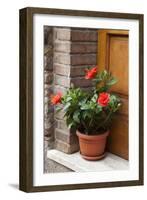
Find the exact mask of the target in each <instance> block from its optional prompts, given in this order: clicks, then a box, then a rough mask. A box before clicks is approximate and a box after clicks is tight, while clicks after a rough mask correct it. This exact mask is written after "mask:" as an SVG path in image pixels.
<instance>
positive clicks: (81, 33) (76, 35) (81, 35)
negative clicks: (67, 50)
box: [71, 29, 98, 41]
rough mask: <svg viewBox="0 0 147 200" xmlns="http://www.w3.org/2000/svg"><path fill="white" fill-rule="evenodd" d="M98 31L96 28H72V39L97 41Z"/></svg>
mask: <svg viewBox="0 0 147 200" xmlns="http://www.w3.org/2000/svg"><path fill="white" fill-rule="evenodd" d="M97 38H98V33H97V31H95V30H84V29H83V30H73V29H72V30H71V40H72V41H97Z"/></svg>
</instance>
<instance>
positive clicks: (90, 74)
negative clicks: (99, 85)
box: [85, 67, 97, 79]
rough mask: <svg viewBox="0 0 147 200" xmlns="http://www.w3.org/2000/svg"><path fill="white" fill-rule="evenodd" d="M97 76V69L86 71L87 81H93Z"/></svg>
mask: <svg viewBox="0 0 147 200" xmlns="http://www.w3.org/2000/svg"><path fill="white" fill-rule="evenodd" d="M96 74H97V67H93V68H92V69H89V70H86V76H85V79H92V78H94V77H95V76H96Z"/></svg>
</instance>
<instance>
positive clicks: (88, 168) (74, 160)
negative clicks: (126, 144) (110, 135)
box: [47, 149, 129, 172]
mask: <svg viewBox="0 0 147 200" xmlns="http://www.w3.org/2000/svg"><path fill="white" fill-rule="evenodd" d="M47 157H48V158H49V159H51V160H53V161H55V162H57V163H60V164H61V165H64V166H65V167H67V168H69V169H71V170H73V171H75V172H97V171H112V170H127V169H128V168H129V162H128V161H127V160H125V159H122V158H120V157H119V156H116V155H114V154H111V153H107V156H106V157H105V158H104V159H102V160H99V161H88V160H84V159H83V158H82V157H81V155H80V153H79V152H76V153H73V154H66V153H63V152H61V151H58V150H55V149H52V150H48V152H47Z"/></svg>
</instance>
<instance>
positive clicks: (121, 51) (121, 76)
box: [108, 35, 128, 95]
mask: <svg viewBox="0 0 147 200" xmlns="http://www.w3.org/2000/svg"><path fill="white" fill-rule="evenodd" d="M108 68H109V71H111V72H112V74H113V75H114V76H115V77H117V79H118V81H119V82H118V84H116V85H114V86H113V87H112V90H113V91H114V92H118V93H121V94H125V95H128V37H125V36H117V35H116V36H114V35H110V37H109V63H108Z"/></svg>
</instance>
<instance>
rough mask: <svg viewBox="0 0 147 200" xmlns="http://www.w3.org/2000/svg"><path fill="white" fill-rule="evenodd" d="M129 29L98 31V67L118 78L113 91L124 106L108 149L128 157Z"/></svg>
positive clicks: (116, 121) (111, 133) (111, 134)
mask: <svg viewBox="0 0 147 200" xmlns="http://www.w3.org/2000/svg"><path fill="white" fill-rule="evenodd" d="M128 39H129V37H128V31H121V30H99V31H98V69H99V70H100V71H101V70H103V69H107V70H108V71H110V72H111V73H112V74H113V76H115V77H116V78H117V79H118V83H117V84H116V85H114V86H113V87H112V88H111V91H112V92H114V93H116V94H118V95H119V96H120V98H121V101H122V107H121V109H120V111H119V113H118V114H117V118H115V119H114V121H113V124H112V128H111V130H110V136H109V138H108V144H107V149H108V151H110V152H112V153H114V154H116V155H119V156H120V157H122V158H125V159H128V158H129V156H128V155H129V153H128V98H129V95H128V94H129V90H128V71H129V69H128V61H129V60H128V44H129V42H128Z"/></svg>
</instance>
